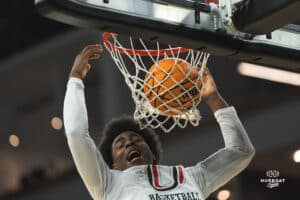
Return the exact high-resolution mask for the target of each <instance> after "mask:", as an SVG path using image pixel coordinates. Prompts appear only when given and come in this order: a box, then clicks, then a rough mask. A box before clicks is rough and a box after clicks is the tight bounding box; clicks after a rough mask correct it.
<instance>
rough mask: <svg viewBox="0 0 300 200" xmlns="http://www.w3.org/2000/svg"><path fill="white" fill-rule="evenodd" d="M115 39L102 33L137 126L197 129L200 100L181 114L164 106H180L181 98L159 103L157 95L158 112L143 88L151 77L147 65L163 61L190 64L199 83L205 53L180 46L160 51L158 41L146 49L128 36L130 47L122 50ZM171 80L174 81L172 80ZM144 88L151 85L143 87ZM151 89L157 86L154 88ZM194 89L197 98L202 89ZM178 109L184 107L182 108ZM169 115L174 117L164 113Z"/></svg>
mask: <svg viewBox="0 0 300 200" xmlns="http://www.w3.org/2000/svg"><path fill="white" fill-rule="evenodd" d="M117 36H118V35H117V34H115V33H108V32H106V33H104V34H103V42H104V45H105V47H106V49H107V50H108V51H109V52H110V54H111V56H112V58H113V60H114V62H115V64H116V65H117V67H118V69H119V70H120V72H121V74H122V75H123V77H124V79H125V82H126V84H127V85H128V87H129V89H130V91H131V96H132V98H133V100H134V103H135V105H136V106H135V111H134V119H135V120H136V121H138V122H139V124H140V127H141V128H145V127H150V128H153V129H156V128H161V129H162V130H163V131H164V132H166V133H167V132H170V131H171V130H172V129H174V128H175V127H176V126H178V127H180V128H185V127H186V126H187V125H188V124H189V123H190V124H191V125H193V126H198V125H199V121H200V119H201V115H200V111H199V110H198V109H197V105H198V104H199V103H200V101H201V99H200V101H197V102H196V101H191V102H192V105H191V106H189V110H186V111H184V112H182V110H179V109H177V108H174V107H171V106H169V104H168V102H170V101H176V102H177V103H180V101H179V99H178V98H180V96H181V95H179V96H173V98H172V99H170V100H168V101H165V100H161V99H160V98H161V97H160V96H159V95H157V96H155V97H154V98H158V99H160V100H161V102H163V103H162V104H161V106H164V109H165V110H163V111H161V110H160V109H158V108H157V107H153V105H151V102H150V100H149V99H148V97H147V96H146V94H145V93H144V91H143V89H144V86H145V84H146V81H145V77H147V76H153V74H151V73H150V72H149V71H148V70H149V68H150V66H152V65H154V64H156V63H158V61H159V60H161V59H166V58H173V59H175V60H179V59H182V60H185V61H186V62H188V63H190V64H191V65H192V66H195V67H197V71H198V72H199V78H200V80H202V77H203V72H204V69H205V66H206V63H207V60H208V58H209V53H205V52H203V51H198V50H192V49H187V48H182V47H175V48H172V47H171V46H170V45H169V48H166V49H160V44H159V43H158V42H157V43H156V44H155V45H154V46H155V49H154V48H153V44H151V45H152V48H151V49H148V47H147V46H146V44H145V42H144V41H143V40H142V39H138V40H133V39H132V38H131V37H129V41H128V42H129V46H130V48H124V47H123V46H122V44H121V43H120V42H119V41H118V38H117ZM135 46H139V47H140V48H139V49H136V48H135ZM141 47H142V49H141ZM157 67H159V65H157ZM162 70H163V69H162ZM168 75H169V74H168ZM153 78H155V77H153ZM172 80H173V81H175V79H172ZM202 83H203V82H202ZM158 84H161V83H158ZM176 86H179V87H181V93H182V94H183V95H184V94H186V95H188V96H189V95H190V93H189V92H190V91H189V89H185V88H184V87H182V86H181V83H180V82H176V84H175V87H176ZM147 87H151V86H149V85H147ZM155 87H158V86H157V85H156V86H155ZM159 87H164V85H162V84H161V85H159ZM172 88H174V87H171V88H166V87H165V88H164V89H165V90H164V92H168V90H171V89H172ZM194 88H196V89H197V91H198V93H199V95H200V96H201V94H202V92H203V88H204V86H201V87H199V86H198V85H197V84H196V81H195V86H194ZM150 89H151V88H150ZM152 89H153V88H152ZM169 92H171V91H169ZM200 98H201V97H200ZM190 104H191V103H190ZM181 106H182V107H184V105H181ZM170 112H172V113H175V114H172V115H170V114H167V113H170Z"/></svg>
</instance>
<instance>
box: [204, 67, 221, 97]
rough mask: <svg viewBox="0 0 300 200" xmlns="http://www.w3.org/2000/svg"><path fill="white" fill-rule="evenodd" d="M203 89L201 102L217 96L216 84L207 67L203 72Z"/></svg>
mask: <svg viewBox="0 0 300 200" xmlns="http://www.w3.org/2000/svg"><path fill="white" fill-rule="evenodd" d="M203 87H204V88H203V93H202V100H204V101H207V100H208V99H210V98H211V97H212V96H215V95H218V90H217V86H216V83H215V81H214V79H213V77H212V75H211V73H210V71H209V70H208V68H207V67H206V68H205V70H204V72H203Z"/></svg>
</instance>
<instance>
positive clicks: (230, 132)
mask: <svg viewBox="0 0 300 200" xmlns="http://www.w3.org/2000/svg"><path fill="white" fill-rule="evenodd" d="M101 52H102V47H101V46H100V45H89V46H87V47H85V48H84V49H83V50H82V51H81V53H80V54H78V55H77V57H76V59H75V61H74V65H73V68H72V70H71V72H70V79H69V82H68V84H67V91H66V96H65V102H64V123H65V131H66V136H67V140H68V144H69V147H70V150H71V153H72V156H73V159H74V161H75V164H76V167H77V169H78V171H79V174H80V175H81V178H82V180H83V182H84V184H85V185H86V187H87V189H88V191H89V193H90V194H91V196H92V198H93V199H97V200H100V199H101V200H102V199H104V200H106V199H107V200H204V199H205V198H207V197H208V196H209V194H210V193H212V192H213V191H215V190H217V189H218V188H219V187H221V186H222V185H224V184H225V183H227V182H228V181H229V180H230V179H232V178H233V177H234V176H236V175H237V174H239V173H240V172H241V171H242V170H243V169H244V168H246V166H247V165H248V164H249V162H250V161H251V159H252V157H253V156H254V152H255V150H254V148H253V146H252V144H251V142H250V140H249V138H248V136H247V133H246V131H245V129H244V127H243V125H242V124H241V122H240V120H239V118H238V116H237V114H236V111H235V109H234V108H233V107H229V106H228V105H227V103H226V102H225V101H224V100H223V98H222V97H221V95H220V94H219V92H218V90H217V88H216V85H215V83H214V81H213V79H212V77H211V75H210V73H209V71H206V72H205V76H204V82H205V86H206V87H205V91H204V93H203V100H204V101H205V102H206V104H207V105H208V106H209V107H210V109H211V110H212V112H214V115H215V118H216V120H217V122H218V123H219V125H220V127H221V131H222V135H223V138H224V141H225V147H224V148H222V149H220V150H219V151H217V152H216V153H214V154H213V155H211V156H210V157H208V158H207V159H205V160H203V161H201V162H199V163H197V164H196V165H194V166H191V167H183V166H180V165H179V166H162V165H157V164H158V162H159V158H160V148H159V144H160V143H159V141H158V139H157V136H156V135H155V134H154V132H153V130H151V129H149V128H147V129H143V130H140V129H139V127H138V124H137V123H136V122H135V121H134V120H132V119H130V118H121V119H115V120H113V121H111V122H110V123H109V124H108V125H107V126H106V128H105V130H104V135H105V136H104V139H103V140H102V145H101V147H100V149H101V152H100V151H99V150H98V148H97V146H96V145H95V143H94V141H93V140H92V139H91V137H90V136H89V130H88V118H87V110H86V105H85V96H84V85H83V82H82V79H84V78H85V77H86V75H87V73H88V71H89V70H90V68H91V66H90V64H89V61H90V60H96V59H99V58H100V55H101ZM200 148H201V147H199V151H201V149H200ZM187 156H188V155H187Z"/></svg>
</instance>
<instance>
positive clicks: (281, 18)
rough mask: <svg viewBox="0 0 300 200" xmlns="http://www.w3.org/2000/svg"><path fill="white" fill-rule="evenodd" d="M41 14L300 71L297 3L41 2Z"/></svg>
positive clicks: (182, 0)
mask: <svg viewBox="0 0 300 200" xmlns="http://www.w3.org/2000/svg"><path fill="white" fill-rule="evenodd" d="M35 3H36V6H37V9H38V10H39V12H40V13H41V14H42V15H44V16H46V17H48V18H51V19H54V20H57V21H60V22H63V23H68V24H71V25H74V26H78V27H88V28H94V29H99V30H103V31H109V32H117V33H121V34H128V35H131V36H133V37H141V38H143V39H144V40H151V41H153V40H154V41H158V42H161V43H165V44H172V45H173V46H182V47H188V48H192V49H204V50H206V51H208V52H209V53H210V54H212V55H219V56H228V57H232V58H237V59H239V60H241V61H246V62H250V63H255V64H262V65H268V66H273V67H278V68H285V69H288V70H291V71H299V70H300V56H299V55H300V25H298V24H297V23H293V24H291V22H294V21H296V20H297V19H298V18H299V14H298V11H299V10H300V2H299V1H297V0H276V2H275V1H271V2H270V1H268V0H245V1H242V0H206V1H205V0H122V1H120V0H35Z"/></svg>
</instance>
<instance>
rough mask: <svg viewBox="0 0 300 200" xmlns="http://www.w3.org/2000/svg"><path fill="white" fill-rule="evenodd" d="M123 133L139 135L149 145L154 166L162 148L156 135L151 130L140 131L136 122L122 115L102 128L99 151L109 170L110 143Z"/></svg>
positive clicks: (111, 160) (159, 157) (110, 162)
mask: <svg viewBox="0 0 300 200" xmlns="http://www.w3.org/2000/svg"><path fill="white" fill-rule="evenodd" d="M125 131H132V132H135V133H137V134H139V135H141V136H142V137H143V139H144V140H145V141H146V143H147V144H148V145H149V147H150V150H151V151H152V153H153V154H154V155H155V158H156V159H155V161H154V164H157V163H158V162H159V161H160V159H161V154H162V148H161V141H160V139H159V137H158V135H157V134H156V133H155V132H154V131H153V130H152V129H151V128H148V127H147V128H144V129H141V128H140V125H139V123H138V122H137V121H135V120H134V119H133V118H132V117H130V116H127V115H124V116H121V117H119V118H114V119H112V120H111V121H109V122H108V123H107V124H106V125H105V126H104V129H103V135H102V139H101V141H100V144H99V149H100V152H101V153H102V156H103V159H104V160H105V162H106V164H107V165H108V166H109V168H112V165H113V159H112V143H113V141H114V139H115V138H116V137H117V136H118V135H119V134H120V133H122V132H125Z"/></svg>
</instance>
